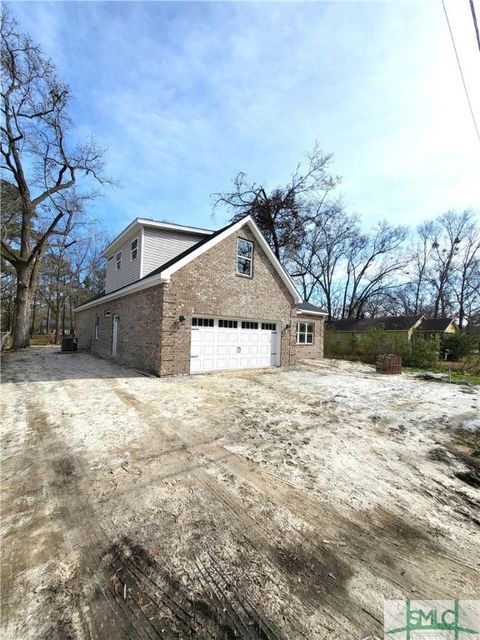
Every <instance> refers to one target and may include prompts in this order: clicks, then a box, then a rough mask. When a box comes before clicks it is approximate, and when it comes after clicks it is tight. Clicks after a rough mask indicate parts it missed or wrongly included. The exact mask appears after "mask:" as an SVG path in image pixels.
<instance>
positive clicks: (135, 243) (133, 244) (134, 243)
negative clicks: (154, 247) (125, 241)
mask: <svg viewBox="0 0 480 640" xmlns="http://www.w3.org/2000/svg"><path fill="white" fill-rule="evenodd" d="M130 252H131V260H136V258H137V256H138V238H135V240H132V242H131V243H130Z"/></svg>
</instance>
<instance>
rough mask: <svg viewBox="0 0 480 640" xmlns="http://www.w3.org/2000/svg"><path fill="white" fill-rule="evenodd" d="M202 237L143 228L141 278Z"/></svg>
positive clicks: (180, 232)
mask: <svg viewBox="0 0 480 640" xmlns="http://www.w3.org/2000/svg"><path fill="white" fill-rule="evenodd" d="M203 237H204V236H201V235H198V234H194V233H184V232H182V231H165V230H164V229H149V228H148V227H145V228H144V245H143V273H142V276H146V275H147V274H149V273H150V272H151V271H153V270H154V269H156V268H157V267H159V266H160V265H162V264H164V263H165V262H168V260H171V259H172V258H174V257H175V256H178V255H179V254H180V253H182V252H183V251H185V250H186V249H189V248H190V247H191V246H192V245H194V244H196V243H197V242H200V240H202V238H203Z"/></svg>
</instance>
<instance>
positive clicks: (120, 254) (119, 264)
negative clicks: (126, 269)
mask: <svg viewBox="0 0 480 640" xmlns="http://www.w3.org/2000/svg"><path fill="white" fill-rule="evenodd" d="M121 268H122V252H121V251H119V252H118V253H117V271H120V269H121Z"/></svg>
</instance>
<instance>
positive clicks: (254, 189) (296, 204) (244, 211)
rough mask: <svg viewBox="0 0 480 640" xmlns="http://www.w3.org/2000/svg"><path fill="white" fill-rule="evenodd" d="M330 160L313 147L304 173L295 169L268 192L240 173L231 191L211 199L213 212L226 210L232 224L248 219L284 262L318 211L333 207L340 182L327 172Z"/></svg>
mask: <svg viewBox="0 0 480 640" xmlns="http://www.w3.org/2000/svg"><path fill="white" fill-rule="evenodd" d="M332 158H333V156H332V154H326V153H324V152H323V151H322V149H321V148H320V146H319V145H318V143H317V144H315V146H314V149H313V151H312V152H311V153H310V154H309V155H308V156H307V166H306V167H305V171H302V167H301V164H299V165H297V168H296V169H295V171H294V172H293V174H292V177H291V179H290V182H289V183H288V184H287V185H286V186H284V187H276V188H274V189H271V190H269V189H268V188H267V187H266V186H264V185H261V184H257V183H255V182H254V183H249V182H248V181H247V177H246V175H245V174H244V173H239V174H238V175H237V176H236V178H234V180H233V187H234V188H233V191H231V192H226V193H215V194H213V195H212V198H213V200H214V208H217V207H220V206H223V207H226V208H227V210H229V211H230V212H232V213H233V216H232V219H231V220H232V222H235V221H237V220H240V219H241V218H243V217H244V216H246V215H248V214H249V215H251V216H252V217H253V219H254V220H255V222H256V223H257V224H258V226H259V227H260V229H261V230H262V232H263V234H264V235H265V237H266V239H267V241H268V243H269V244H270V246H271V248H272V250H273V251H274V253H275V255H276V256H277V258H278V259H279V260H283V258H284V253H285V251H292V250H293V249H295V248H298V247H299V246H300V245H301V243H302V240H303V237H304V233H305V229H306V227H307V226H308V225H310V224H312V223H314V221H315V216H316V214H317V213H318V211H319V210H323V209H325V208H327V207H328V206H330V205H331V204H332V202H331V201H330V198H331V196H332V194H333V191H334V189H335V188H336V187H337V185H338V184H339V182H340V178H339V177H338V176H334V175H332V174H330V173H329V171H328V168H329V165H330V163H331V161H332Z"/></svg>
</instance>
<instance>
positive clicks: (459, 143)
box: [11, 0, 480, 234]
mask: <svg viewBox="0 0 480 640" xmlns="http://www.w3.org/2000/svg"><path fill="white" fill-rule="evenodd" d="M446 6H447V10H448V13H449V16H450V19H451V22H452V27H453V31H454V34H455V38H456V41H457V46H458V49H459V54H460V57H461V61H462V66H463V69H464V73H465V76H466V80H467V83H468V87H469V90H470V95H471V99H472V103H473V107H474V110H475V113H476V116H477V122H478V123H479V126H480V82H479V79H480V52H479V51H478V49H476V43H475V35H474V29H473V22H472V19H471V15H470V10H469V6H468V1H467V0H446ZM11 7H12V10H13V12H14V13H15V15H16V16H17V18H18V19H19V21H20V23H21V26H22V28H23V30H25V31H27V32H29V33H30V35H31V36H32V37H33V39H34V40H36V41H38V42H40V43H41V45H42V46H43V48H44V50H45V51H46V52H47V53H48V55H50V56H51V57H52V58H53V60H54V61H55V62H56V64H57V67H58V69H59V71H60V73H61V75H62V76H63V77H64V78H65V79H66V81H67V82H69V84H70V85H71V87H72V90H73V93H74V96H75V101H74V103H73V105H72V116H73V119H74V122H75V125H76V135H80V136H81V135H84V136H88V135H89V134H90V133H93V134H94V136H95V137H96V138H97V140H98V142H99V144H100V145H103V146H105V147H108V152H107V156H106V159H107V171H108V173H109V174H110V175H111V176H112V177H114V178H115V179H116V180H118V181H119V182H120V183H121V184H122V187H121V188H118V189H114V190H107V191H106V194H105V196H104V197H103V198H101V199H100V200H98V201H97V202H96V203H95V209H94V211H93V213H94V215H95V216H96V217H98V218H99V219H100V220H101V221H102V223H103V224H104V226H105V229H106V231H107V232H108V233H109V234H110V233H117V232H118V231H120V230H121V229H122V228H123V227H124V226H126V225H127V224H128V223H129V222H130V221H131V220H132V219H133V218H134V217H136V216H144V217H149V218H155V219H167V220H170V221H172V222H177V223H180V224H190V225H197V226H205V227H212V228H214V227H218V226H221V225H222V224H224V223H225V222H226V221H227V219H228V214H227V213H226V212H217V215H216V217H215V219H212V217H211V214H212V206H211V199H210V194H211V193H213V192H216V191H223V190H227V189H228V188H229V186H230V181H231V179H232V178H233V177H234V176H235V175H236V173H237V172H239V171H244V172H245V173H247V175H248V176H249V178H251V179H252V181H253V180H255V181H257V182H263V183H266V184H267V185H269V186H275V185H278V184H283V183H285V182H286V181H287V180H288V178H289V176H290V174H291V172H292V170H293V169H294V168H295V166H296V164H297V162H298V161H299V160H301V159H302V157H303V156H304V155H305V153H306V152H307V151H309V150H310V149H311V148H312V147H313V144H314V142H315V140H316V139H318V140H319V141H320V142H321V144H322V146H323V148H324V149H325V150H326V151H329V152H333V153H334V154H335V160H334V163H333V164H332V171H333V172H334V173H336V174H339V175H341V176H343V182H342V185H341V192H342V193H343V194H344V201H345V204H346V206H347V208H348V209H349V211H351V212H353V211H355V212H359V213H360V214H362V216H363V218H364V220H365V223H366V224H373V223H374V222H376V221H377V220H380V219H387V220H389V221H391V222H393V223H406V224H415V223H417V222H420V221H421V220H423V219H426V218H431V217H434V216H436V215H438V214H440V213H442V212H443V211H445V210H447V209H450V208H454V209H463V208H468V207H473V208H476V209H477V210H479V209H480V141H479V140H478V139H477V138H476V134H475V130H474V128H473V124H472V120H471V117H470V115H469V112H468V107H467V103H466V99H465V95H464V92H463V87H462V84H461V80H460V75H459V72H458V68H457V66H456V61H455V57H454V53H453V48H452V44H451V41H450V36H449V33H448V29H447V25H446V22H445V17H444V14H443V9H442V5H441V0H432V1H429V0H422V1H421V2H411V1H406V0H405V1H399V2H393V1H392V2H390V1H385V2H382V1H376V2H363V1H357V2H342V1H338V2H308V3H301V2H280V3H275V2H256V3H255V2H217V3H209V2H194V3H190V2H53V3H48V2H14V3H11ZM476 8H477V15H478V17H479V19H480V6H479V2H478V0H476Z"/></svg>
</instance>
